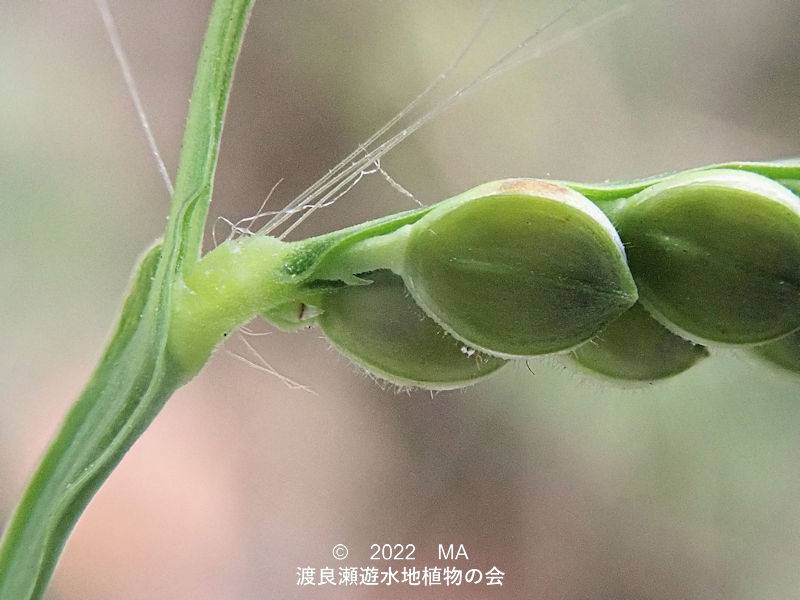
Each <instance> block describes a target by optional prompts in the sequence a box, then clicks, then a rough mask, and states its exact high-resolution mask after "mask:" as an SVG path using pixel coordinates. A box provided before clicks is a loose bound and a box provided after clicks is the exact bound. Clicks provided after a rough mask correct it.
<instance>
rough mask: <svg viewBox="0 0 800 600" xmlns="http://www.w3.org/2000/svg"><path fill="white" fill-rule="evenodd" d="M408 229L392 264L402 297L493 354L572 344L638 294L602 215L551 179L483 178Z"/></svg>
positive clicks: (543, 350)
mask: <svg viewBox="0 0 800 600" xmlns="http://www.w3.org/2000/svg"><path fill="white" fill-rule="evenodd" d="M409 228H410V232H409V233H408V238H407V245H406V248H405V256H404V258H403V263H402V266H401V272H402V275H403V279H404V280H405V283H406V285H407V287H408V289H409V291H410V292H411V295H412V296H413V297H414V299H415V300H416V301H417V303H418V304H419V305H420V306H421V307H422V308H423V309H424V310H425V312H426V313H427V314H428V315H430V316H431V317H433V318H434V319H435V320H436V321H437V322H438V323H439V324H440V325H441V326H442V327H443V328H444V329H446V330H447V331H449V332H450V333H452V334H453V335H454V336H455V337H457V338H459V339H461V340H463V341H465V342H466V343H467V344H469V345H470V346H472V347H475V348H478V349H480V350H483V351H485V352H487V353H490V354H493V355H496V356H503V357H525V356H533V355H538V354H547V353H551V352H558V351H563V350H567V349H569V348H572V347H575V346H576V345H578V344H580V343H582V342H584V341H586V340H588V339H589V338H591V337H592V336H593V335H595V334H596V333H597V332H598V331H599V330H600V329H602V328H603V327H604V326H605V325H607V324H608V323H610V322H611V321H613V320H614V319H615V318H617V317H618V316H619V315H621V314H622V313H623V312H625V311H626V310H627V309H628V308H629V307H630V306H631V305H633V303H634V302H635V301H636V298H637V293H636V287H635V285H634V283H633V279H632V277H631V274H630V272H629V270H628V267H627V264H626V262H625V253H624V251H623V248H622V243H621V242H620V239H619V236H618V235H617V232H616V231H615V230H614V227H613V226H612V224H611V222H610V221H609V220H608V218H607V217H606V216H605V215H604V214H603V213H602V212H601V211H600V210H599V209H598V208H597V207H596V206H595V205H594V204H592V203H591V202H590V201H589V200H587V199H586V198H585V197H584V196H582V195H581V194H579V193H578V192H575V191H574V190H572V189H570V188H568V187H566V186H563V185H560V184H554V183H551V182H546V181H541V180H535V179H510V180H505V181H498V182H493V183H491V184H486V185H483V186H480V187H479V188H475V189H474V190H470V191H469V192H465V193H464V194H462V195H460V196H456V197H454V198H452V199H451V200H448V201H445V202H442V203H441V204H440V205H438V206H437V207H435V208H434V209H433V210H431V211H430V212H429V213H428V214H426V215H425V216H424V217H422V218H421V219H420V220H419V221H417V222H416V223H414V224H412V225H409Z"/></svg>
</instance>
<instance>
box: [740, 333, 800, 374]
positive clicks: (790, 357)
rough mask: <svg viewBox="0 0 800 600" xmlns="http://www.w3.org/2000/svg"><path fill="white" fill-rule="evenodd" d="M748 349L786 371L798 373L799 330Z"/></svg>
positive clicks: (799, 353)
mask: <svg viewBox="0 0 800 600" xmlns="http://www.w3.org/2000/svg"><path fill="white" fill-rule="evenodd" d="M750 351H751V352H752V353H753V354H755V355H756V356H758V357H759V358H762V359H764V360H766V361H768V362H770V363H772V364H773V365H776V366H778V367H780V368H782V369H784V370H786V371H792V372H793V373H800V332H797V331H796V332H794V333H791V334H789V335H787V336H784V337H782V338H781V339H779V340H775V341H774V342H770V343H768V344H764V345H763V346H755V347H754V348H751V349H750Z"/></svg>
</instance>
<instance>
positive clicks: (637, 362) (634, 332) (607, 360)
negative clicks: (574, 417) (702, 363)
mask: <svg viewBox="0 0 800 600" xmlns="http://www.w3.org/2000/svg"><path fill="white" fill-rule="evenodd" d="M707 356H708V350H707V349H706V348H705V347H703V346H700V345H698V344H694V343H692V342H690V341H688V340H685V339H683V338H682V337H679V336H677V335H675V334H674V333H672V332H670V331H669V330H668V329H666V328H665V327H664V326H663V325H661V324H660V323H659V322H658V321H656V320H655V319H654V318H653V317H651V316H650V315H649V314H648V312H647V311H646V310H645V309H644V307H643V306H642V305H641V304H640V303H638V302H637V303H636V304H634V305H633V306H632V307H631V308H630V309H629V310H628V311H627V312H626V313H625V314H623V315H622V316H621V317H620V318H619V319H617V320H616V321H614V322H612V323H611V324H610V325H609V326H608V327H606V328H605V329H604V330H603V331H602V332H600V334H599V335H597V336H596V337H595V338H593V339H591V340H589V341H588V342H586V343H585V344H583V345H582V346H581V347H580V348H578V349H577V350H574V351H573V352H572V353H571V354H570V357H572V359H573V360H575V361H576V362H578V363H580V364H581V365H583V366H584V367H586V368H587V369H590V370H592V371H595V372H597V373H601V374H603V375H605V376H607V377H610V378H612V379H624V380H629V381H652V380H655V379H664V378H666V377H672V376H673V375H677V374H678V373H681V372H683V371H685V370H686V369H688V368H689V367H691V366H693V365H695V364H696V363H697V362H698V361H699V360H702V359H703V358H705V357H707Z"/></svg>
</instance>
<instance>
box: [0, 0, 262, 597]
mask: <svg viewBox="0 0 800 600" xmlns="http://www.w3.org/2000/svg"><path fill="white" fill-rule="evenodd" d="M251 4H252V0H217V2H216V3H215V5H214V9H213V11H212V14H211V18H210V20H209V25H208V29H207V32H206V37H205V42H204V44H203V49H202V53H201V56H200V61H199V64H198V68H197V76H196V79H195V84H194V89H193V91H192V98H191V106H190V110H189V116H188V119H187V124H186V132H185V137H184V144H183V151H182V153H181V160H180V166H179V169H178V177H177V182H176V189H175V195H174V197H173V201H172V208H171V211H170V217H169V223H168V226H167V230H166V232H165V235H164V239H163V241H162V242H159V243H157V244H156V245H155V246H154V247H153V248H152V249H151V250H150V251H149V252H148V253H147V254H146V255H145V257H144V258H143V259H142V261H141V263H140V265H139V267H138V269H137V273H136V275H135V277H134V280H133V284H132V287H131V290H130V294H129V296H128V299H127V300H126V302H125V304H124V306H123V309H122V314H121V316H120V320H119V323H118V325H117V329H116V331H115V332H114V334H113V336H112V338H111V341H110V343H109V345H108V347H107V348H106V351H105V353H104V354H103V356H102V358H101V359H100V362H99V365H98V366H97V368H96V370H95V372H94V374H93V375H92V377H91V379H90V380H89V383H88V384H87V386H86V388H85V389H84V391H83V392H82V394H81V395H80V397H79V398H78V400H77V401H76V402H75V404H74V405H73V406H72V408H71V409H70V411H69V413H68V415H67V417H66V419H65V421H64V424H63V425H62V427H61V430H60V431H59V433H58V435H57V436H56V438H55V440H54V441H53V443H52V444H51V446H50V448H49V449H48V450H47V452H46V454H45V456H44V458H43V459H42V461H41V463H40V464H39V466H38V468H37V470H36V472H35V474H34V475H33V478H32V479H31V481H30V483H29V484H28V487H27V489H26V490H25V493H24V495H23V497H22V499H21V501H20V503H19V504H18V506H17V508H16V509H15V511H14V513H13V515H12V517H11V520H10V522H9V524H8V527H7V529H6V531H5V533H4V535H3V538H2V541H0V600H33V599H36V598H41V597H42V595H43V594H44V591H45V589H46V587H47V584H48V582H49V580H50V577H51V575H52V573H53V569H54V568H55V565H56V562H57V560H58V557H59V555H60V553H61V550H62V549H63V547H64V544H65V543H66V540H67V537H68V535H69V533H70V532H71V531H72V528H73V527H74V526H75V523H76V522H77V520H78V518H79V517H80V515H81V513H82V512H83V510H84V509H85V508H86V505H87V504H88V503H89V501H90V500H91V499H92V497H93V496H94V494H95V492H96V491H97V490H98V488H99V487H100V486H101V485H102V483H103V482H104V481H105V480H106V478H107V477H108V476H109V474H110V473H111V471H112V470H113V469H114V467H115V466H116V465H117V464H118V463H119V461H120V460H121V459H122V457H123V456H124V454H125V452H127V450H128V449H129V448H130V447H131V446H132V445H133V443H134V442H135V441H136V440H137V439H138V437H139V436H140V435H141V434H142V432H143V431H144V430H145V429H146V428H147V426H148V425H149V424H150V423H151V422H152V420H153V419H154V418H155V416H156V415H157V414H158V412H159V411H160V410H161V408H162V407H163V405H164V403H165V402H166V400H167V399H168V398H169V397H170V395H171V394H172V392H173V391H174V390H175V389H176V388H177V387H179V386H180V385H181V384H183V383H184V382H186V381H187V380H189V379H190V378H191V377H192V376H194V374H195V373H196V370H199V367H198V368H197V369H196V370H188V369H187V368H186V367H185V366H184V365H183V364H181V363H179V362H178V361H175V360H174V359H173V358H172V356H171V354H170V352H169V350H168V344H167V339H168V335H169V330H170V326H171V315H172V307H173V295H174V289H175V284H176V282H177V281H179V280H180V278H181V275H182V273H183V271H184V270H185V269H187V268H189V267H191V266H192V265H193V264H194V263H195V262H196V261H197V260H198V258H199V256H200V251H201V243H202V236H203V228H204V223H205V218H206V213H207V210H208V204H209V201H210V199H211V190H212V186H213V180H214V169H215V166H216V162H217V153H218V148H219V141H220V136H221V134H222V123H223V118H224V114H225V109H226V106H227V100H228V93H229V90H230V85H231V80H232V75H233V69H234V65H235V62H236V59H237V57H238V54H239V50H240V46H241V40H242V36H243V33H244V29H245V26H246V23H247V17H248V15H249V11H250V6H251ZM201 366H202V365H201Z"/></svg>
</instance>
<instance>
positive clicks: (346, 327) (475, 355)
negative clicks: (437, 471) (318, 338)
mask: <svg viewBox="0 0 800 600" xmlns="http://www.w3.org/2000/svg"><path fill="white" fill-rule="evenodd" d="M362 277H364V278H365V279H368V280H371V281H372V283H371V284H369V285H359V286H348V287H345V288H342V289H340V290H337V291H335V292H329V293H328V294H326V295H325V296H324V297H323V299H322V302H321V309H322V313H321V314H320V315H319V316H318V317H317V322H318V323H319V325H320V327H321V328H322V331H324V332H325V335H326V336H327V337H328V339H329V340H330V341H331V342H332V343H333V345H334V346H336V347H337V348H338V349H339V350H340V351H341V352H342V353H344V354H345V355H346V356H348V357H349V358H350V359H352V360H353V361H354V362H356V363H357V364H359V365H361V366H362V367H364V368H365V369H366V370H367V371H370V372H372V373H374V374H375V375H377V376H379V377H381V378H383V379H386V380H388V381H391V382H393V383H397V384H400V385H413V386H419V387H425V388H430V389H451V388H457V387H462V386H464V385H469V384H471V383H474V382H476V381H477V380H479V379H482V378H483V377H485V376H487V375H489V374H490V373H493V372H494V371H496V370H497V369H499V368H500V367H502V366H503V365H504V364H505V362H506V361H504V360H502V359H499V358H496V357H493V356H486V355H483V354H481V353H479V352H477V351H475V350H473V349H472V348H468V347H466V346H465V345H464V344H463V343H462V342H460V341H458V340H456V339H455V338H454V337H452V336H451V335H450V334H448V333H447V332H446V331H444V330H443V329H442V328H441V327H439V326H438V325H437V324H436V322H435V321H433V320H432V319H431V318H429V317H428V316H426V315H425V313H423V312H422V310H421V309H420V308H419V307H418V306H417V304H416V303H415V302H414V300H413V299H412V298H411V297H410V296H409V295H408V292H407V291H406V288H405V285H404V284H403V280H402V279H401V278H400V277H398V276H397V275H395V274H393V273H391V272H390V271H375V272H373V273H369V274H366V275H363V276H362Z"/></svg>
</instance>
